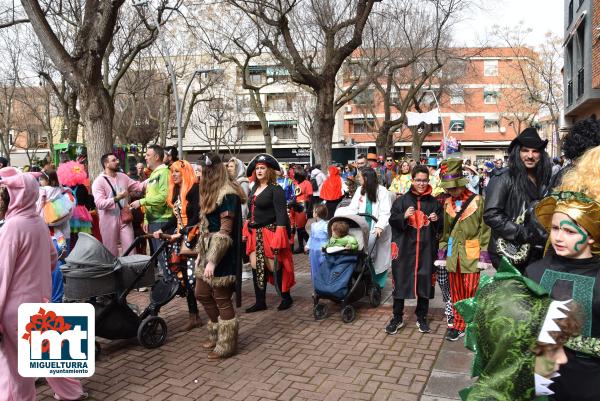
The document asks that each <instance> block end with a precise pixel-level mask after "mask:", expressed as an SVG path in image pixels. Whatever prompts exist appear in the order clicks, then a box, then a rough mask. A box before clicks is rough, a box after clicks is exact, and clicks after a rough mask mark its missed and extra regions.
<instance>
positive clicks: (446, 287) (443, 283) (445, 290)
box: [436, 266, 454, 327]
mask: <svg viewBox="0 0 600 401" xmlns="http://www.w3.org/2000/svg"><path fill="white" fill-rule="evenodd" d="M436 268H437V274H436V279H437V283H438V285H439V286H440V290H442V299H443V300H444V315H446V323H448V327H453V325H454V313H453V308H452V298H451V297H450V280H449V279H448V270H446V266H436Z"/></svg>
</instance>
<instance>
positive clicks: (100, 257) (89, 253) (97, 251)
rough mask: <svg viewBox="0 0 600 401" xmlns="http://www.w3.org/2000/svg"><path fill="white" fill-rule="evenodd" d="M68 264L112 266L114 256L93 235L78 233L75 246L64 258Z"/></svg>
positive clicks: (114, 259)
mask: <svg viewBox="0 0 600 401" xmlns="http://www.w3.org/2000/svg"><path fill="white" fill-rule="evenodd" d="M65 261H66V262H67V264H68V265H78V266H97V267H104V268H106V267H112V266H113V264H114V263H115V261H116V258H115V257H114V255H113V254H112V253H110V251H109V250H108V249H106V248H105V247H104V245H102V243H101V242H100V241H98V240H97V239H96V238H94V237H93V236H91V235H89V234H86V233H79V239H78V240H77V243H76V244H75V248H73V250H72V251H71V253H70V254H69V256H67V258H66V259H65Z"/></svg>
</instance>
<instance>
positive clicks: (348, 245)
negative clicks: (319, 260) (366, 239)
mask: <svg viewBox="0 0 600 401" xmlns="http://www.w3.org/2000/svg"><path fill="white" fill-rule="evenodd" d="M349 231H350V226H349V225H348V223H346V222H345V221H342V220H338V221H335V222H334V223H333V224H332V225H331V238H330V239H329V241H328V242H327V245H326V247H325V248H326V249H327V253H334V252H339V251H342V250H352V251H356V250H358V241H357V239H356V237H354V236H353V235H350V234H349Z"/></svg>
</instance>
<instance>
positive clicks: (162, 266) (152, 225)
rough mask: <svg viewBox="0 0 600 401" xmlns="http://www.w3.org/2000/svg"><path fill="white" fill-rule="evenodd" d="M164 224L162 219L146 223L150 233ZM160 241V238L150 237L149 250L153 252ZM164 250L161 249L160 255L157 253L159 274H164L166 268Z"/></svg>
mask: <svg viewBox="0 0 600 401" xmlns="http://www.w3.org/2000/svg"><path fill="white" fill-rule="evenodd" d="M164 224H165V222H164V221H155V222H152V223H148V233H149V234H152V233H153V232H155V231H158V230H160V228H161V227H162V226H163V225H164ZM161 243H162V240H161V239H156V238H152V239H151V240H150V252H151V254H154V251H155V250H156V249H158V248H159V247H160V245H161ZM166 255H167V254H166V252H165V251H164V250H163V251H162V252H161V253H160V255H158V267H159V268H160V275H161V276H163V277H164V276H166V270H167V256H166Z"/></svg>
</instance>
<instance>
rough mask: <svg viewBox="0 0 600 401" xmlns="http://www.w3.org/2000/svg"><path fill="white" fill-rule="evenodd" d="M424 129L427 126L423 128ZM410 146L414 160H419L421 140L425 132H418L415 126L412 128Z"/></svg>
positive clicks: (423, 138)
mask: <svg viewBox="0 0 600 401" xmlns="http://www.w3.org/2000/svg"><path fill="white" fill-rule="evenodd" d="M423 129H424V130H426V129H427V128H423ZM412 132H413V135H412V146H411V156H412V158H413V159H414V160H415V161H418V160H421V148H422V147H423V141H424V140H425V137H426V136H427V134H425V131H423V134H419V133H418V132H417V128H413V129H412Z"/></svg>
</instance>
